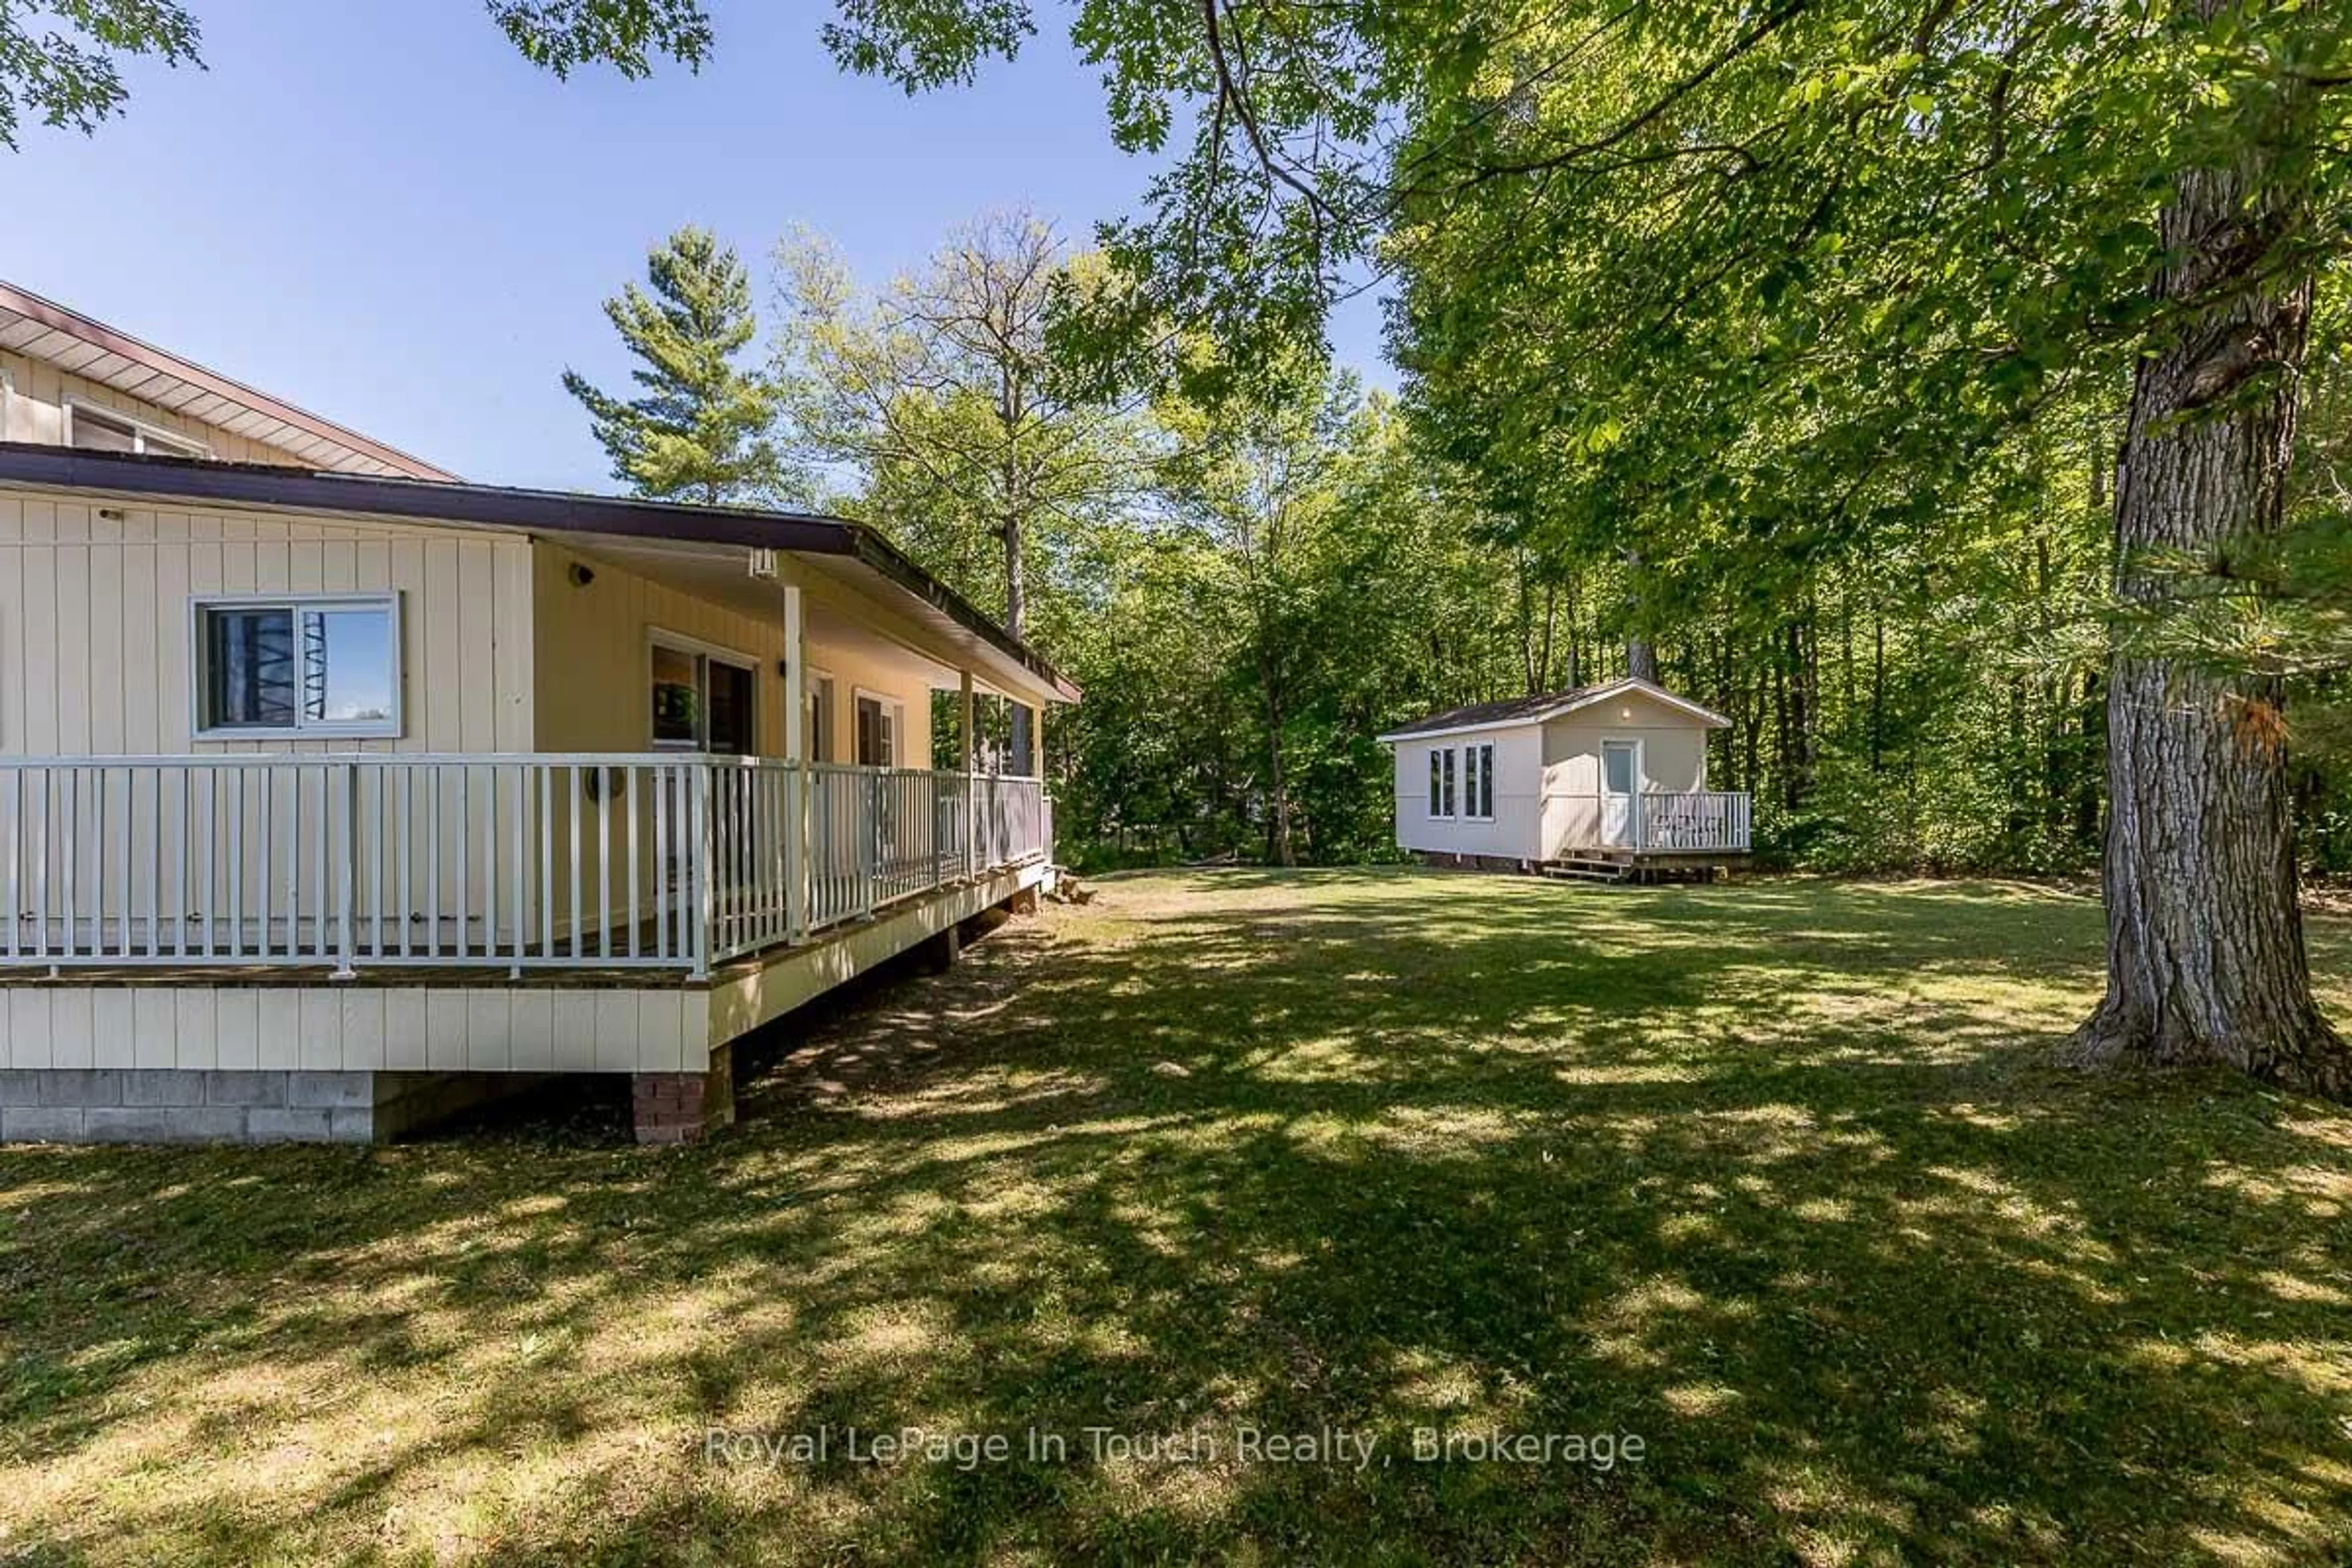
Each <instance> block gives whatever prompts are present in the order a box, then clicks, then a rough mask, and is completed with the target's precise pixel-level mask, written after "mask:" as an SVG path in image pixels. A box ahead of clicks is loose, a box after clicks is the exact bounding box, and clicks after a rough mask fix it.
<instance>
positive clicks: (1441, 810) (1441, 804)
mask: <svg viewBox="0 0 2352 1568" xmlns="http://www.w3.org/2000/svg"><path fill="white" fill-rule="evenodd" d="M1429 815H1430V816H1433V817H1435V816H1444V815H1445V769H1444V752H1442V751H1441V750H1439V749H1438V748H1437V747H1435V746H1432V747H1431V748H1430V749H1429Z"/></svg>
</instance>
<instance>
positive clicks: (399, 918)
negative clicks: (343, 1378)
mask: <svg viewBox="0 0 2352 1568" xmlns="http://www.w3.org/2000/svg"><path fill="white" fill-rule="evenodd" d="M1052 842H1053V834H1052V820H1051V805H1050V803H1049V802H1048V801H1047V799H1046V797H1045V787H1044V784H1042V782H1041V781H1040V780H1038V779H1036V778H1034V777H1005V776H995V775H989V774H979V773H956V772H938V771H930V770H922V769H913V768H887V767H859V766H851V765H846V764H832V763H808V764H796V763H785V762H781V761H773V760H768V759H762V758H756V757H740V758H739V757H716V756H709V755H699V754H698V755H684V754H680V753H677V752H661V753H651V754H635V753H613V754H578V755H569V756H541V755H530V756H501V755H440V756H415V755H408V756H404V755H392V754H382V755H378V754H371V755H327V754H320V755H274V756H273V755H236V756H226V755H209V756H174V757H152V758H89V757H67V758H47V759H33V760H19V759H0V885H4V886H5V893H6V902H5V908H0V968H9V967H13V968H17V969H26V968H31V969H58V970H63V969H67V968H118V967H135V968H190V967H205V968H256V967H259V968H269V967H323V968H326V969H328V970H331V971H332V972H333V973H336V974H337V975H340V976H346V977H348V976H351V975H354V974H357V973H361V972H362V971H367V970H373V969H390V968H398V967H402V966H414V967H450V966H461V967H478V968H482V969H488V970H503V971H506V972H508V973H512V974H518V975H520V974H522V973H531V972H541V971H567V970H568V971H581V970H669V971H675V972H677V973H681V974H683V975H686V976H688V977H700V976H704V975H707V974H709V973H710V971H711V970H712V968H713V967H714V966H715V965H718V964H721V963H726V962H728V961H729V960H731V959H736V958H740V957H742V956H743V955H746V954H750V953H755V952H761V951H763V950H766V949H770V948H774V947H780V946H784V945H788V944H792V943H796V942H806V941H809V940H811V939H813V938H815V937H819V936H822V935H824V933H826V932H828V931H833V930H835V929H836V928H840V927H842V926H845V925H846V924H848V923H850V922H853V921H860V920H863V919H865V918H866V917H869V916H872V915H875V914H876V913H877V911H881V910H887V908H889V907H890V906H892V905H894V904H898V903H901V902H903V901H905V900H912V899H917V898H919V897H921V896H923V895H925V894H928V893H931V892H933V891H935V890H937V889H943V888H947V887H951V886H956V885H960V884H963V883H967V882H971V881H973V880H976V879H981V878H983V877H986V876H988V875H990V874H991V873H993V872H997V871H1001V870H1003V869H1004V868H1011V867H1017V866H1023V865H1027V864H1030V863H1033V862H1035V861H1039V860H1041V859H1044V858H1046V857H1047V856H1048V855H1049V853H1050V850H1051V846H1052Z"/></svg>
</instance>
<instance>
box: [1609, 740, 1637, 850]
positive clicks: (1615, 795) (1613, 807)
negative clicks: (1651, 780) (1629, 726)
mask: <svg viewBox="0 0 2352 1568" xmlns="http://www.w3.org/2000/svg"><path fill="white" fill-rule="evenodd" d="M1641 780H1642V743H1641V742H1639V741H1603V742H1601V843H1603V844H1606V845H1608V846H1610V847H1612V848H1617V849H1631V848H1633V847H1634V836H1635V832H1636V829H1637V827H1638V819H1637V805H1638V802H1639V799H1640V790H1641Z"/></svg>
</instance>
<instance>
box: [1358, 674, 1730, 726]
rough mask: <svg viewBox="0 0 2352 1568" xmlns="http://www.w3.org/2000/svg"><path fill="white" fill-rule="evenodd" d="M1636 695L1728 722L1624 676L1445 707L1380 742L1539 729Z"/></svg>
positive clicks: (1715, 722)
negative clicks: (1524, 727)
mask: <svg viewBox="0 0 2352 1568" xmlns="http://www.w3.org/2000/svg"><path fill="white" fill-rule="evenodd" d="M1626 696H1641V697H1647V698H1649V699H1651V700H1654V701H1657V702H1663V703H1664V704H1665V705H1666V706H1667V707H1669V708H1672V709H1675V710H1677V711H1680V712H1682V713H1685V714H1687V715H1689V716H1690V717H1691V718H1693V719H1695V720H1696V721H1698V722H1699V723H1701V724H1703V725H1705V726H1706V728H1708V729H1710V730H1727V729H1729V728H1730V727H1731V721H1730V720H1728V719H1727V718H1725V717H1724V716H1723V715H1722V714H1720V713H1717V711H1716V710H1714V709H1712V708H1703V707H1701V706H1700V705H1699V704H1697V703H1696V702H1693V701H1692V700H1689V699H1688V698H1686V697H1677V696H1675V694H1674V693H1673V692H1671V691H1669V690H1667V689H1665V688H1664V687H1663V686H1659V685H1657V684H1655V683H1654V682H1652V681H1647V680H1638V679H1633V677H1631V676H1628V677H1627V678H1626V679H1622V680H1612V681H1610V682H1609V683H1608V684H1606V685H1603V686H1580V687H1576V688H1574V689H1571V690H1568V691H1553V692H1548V693H1546V694H1544V695H1542V696H1538V697H1513V698H1509V699H1507V700H1504V701H1501V702H1474V703H1471V704H1470V705H1469V706H1468V707H1465V708H1449V709H1447V710H1445V711H1444V712H1443V713H1432V714H1431V715H1429V717H1427V718H1426V719H1416V720H1414V721H1412V723H1410V724H1406V725H1402V726H1401V727H1399V728H1397V729H1394V730H1391V731H1386V732H1385V733H1383V734H1382V735H1381V737H1380V739H1381V740H1382V741H1384V742H1397V741H1419V740H1426V739H1429V738H1430V737H1432V736H1436V735H1455V734H1461V733H1464V732H1465V731H1472V730H1507V729H1515V728H1517V726H1519V725H1522V724H1540V723H1543V722H1544V721H1547V720H1550V719H1557V718H1559V717H1560V716H1562V715H1563V714H1568V713H1573V712H1575V711H1576V710H1579V709H1580V708H1590V707H1591V706H1593V705H1594V704H1596V703H1601V702H1606V701H1608V700H1610V699H1612V698H1613V697H1626Z"/></svg>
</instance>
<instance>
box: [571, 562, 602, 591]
mask: <svg viewBox="0 0 2352 1568" xmlns="http://www.w3.org/2000/svg"><path fill="white" fill-rule="evenodd" d="M569 575H570V576H571V578H572V586H573V587H575V588H585V587H586V586H587V585H588V584H591V583H593V582H594V581H595V580H596V569H595V568H594V567H593V566H591V565H589V564H588V563H586V562H584V561H574V562H573V563H572V571H571V573H570V574H569Z"/></svg>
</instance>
